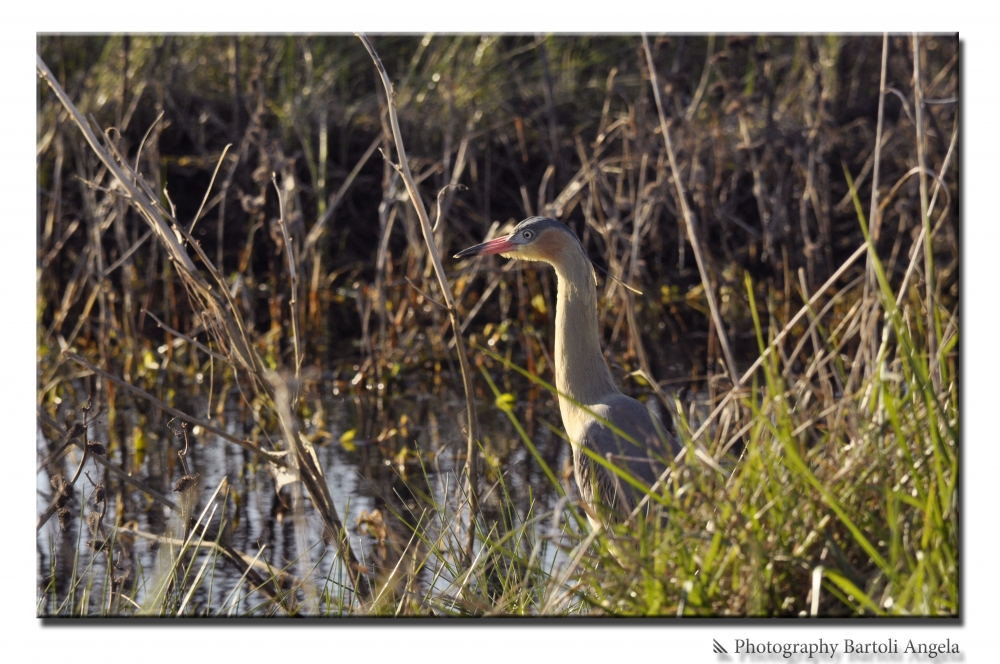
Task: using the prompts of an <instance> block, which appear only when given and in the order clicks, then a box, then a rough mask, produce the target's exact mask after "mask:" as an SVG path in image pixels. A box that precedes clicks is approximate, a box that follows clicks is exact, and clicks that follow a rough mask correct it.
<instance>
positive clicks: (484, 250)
mask: <svg viewBox="0 0 1000 664" xmlns="http://www.w3.org/2000/svg"><path fill="white" fill-rule="evenodd" d="M512 237H514V235H513V234H511V235H504V236H503V237H498V238H496V239H494V240H490V241H489V242H483V243H482V244H477V245H476V246H474V247H469V248H468V249H463V250H462V251H460V252H458V253H457V254H455V258H463V257H465V256H488V255H489V254H503V253H507V252H508V251H513V250H514V248H515V247H517V245H516V244H514V243H513V242H511V238H512Z"/></svg>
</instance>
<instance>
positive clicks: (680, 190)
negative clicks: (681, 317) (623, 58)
mask: <svg viewBox="0 0 1000 664" xmlns="http://www.w3.org/2000/svg"><path fill="white" fill-rule="evenodd" d="M642 46H643V48H645V50H646V61H647V62H648V63H649V82H650V85H652V86H653V97H654V98H655V99H656V111H657V113H659V115H660V131H661V132H662V133H663V143H664V145H666V147H667V157H668V158H669V159H670V171H671V173H673V177H674V185H675V186H676V187H677V200H678V201H679V202H680V204H681V212H682V213H683V215H684V226H685V229H686V230H687V236H688V242H690V243H691V248H692V249H693V250H694V258H695V261H696V262H697V263H698V273H699V274H700V275H701V282H702V285H703V286H704V288H705V297H706V298H708V306H709V308H710V309H711V311H712V321H713V322H714V323H715V329H716V330H717V331H718V333H719V344H720V345H721V346H722V352H723V354H724V355H725V356H726V369H727V370H728V371H729V376H730V378H732V380H733V381H735V380H736V379H737V376H739V373H737V371H736V360H735V359H733V352H732V351H731V350H730V349H729V338H728V336H727V335H726V328H725V326H724V325H723V324H722V316H721V315H720V314H719V306H718V305H717V304H716V303H715V292H714V291H713V290H712V281H711V280H710V279H709V278H708V270H707V269H706V268H705V257H704V253H703V252H702V250H701V243H700V242H699V241H698V233H697V232H696V230H695V225H694V216H693V215H692V214H691V208H690V207H688V203H687V196H686V195H685V193H684V185H683V184H682V183H681V172H680V169H679V168H678V167H677V158H676V157H675V156H674V148H673V145H672V144H671V143H670V132H669V130H668V129H667V116H666V115H665V114H664V112H663V102H662V100H661V99H660V83H659V81H658V79H657V77H656V65H655V64H654V63H653V53H652V51H650V50H649V40H648V39H646V34H645V33H643V35H642Z"/></svg>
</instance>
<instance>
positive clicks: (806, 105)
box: [36, 35, 960, 617]
mask: <svg viewBox="0 0 1000 664" xmlns="http://www.w3.org/2000/svg"><path fill="white" fill-rule="evenodd" d="M371 45H372V46H373V47H374V49H375V50H377V53H378V55H379V56H380V57H381V61H382V63H384V66H385V71H386V73H387V76H388V78H389V79H390V81H391V84H392V85H391V90H392V93H391V100H390V97H387V93H386V88H385V87H384V86H383V82H382V79H381V78H380V77H379V75H378V73H377V70H376V68H375V66H373V58H372V57H371V55H370V54H369V52H368V51H367V50H366V48H365V45H364V44H363V43H362V42H361V41H359V39H358V38H357V37H354V36H347V35H343V36H323V37H318V36H220V37H208V36H178V35H169V36H157V35H141V36H128V35H114V36H65V35H43V36H40V37H39V39H38V56H39V64H38V68H39V74H40V78H39V82H38V107H37V118H38V124H37V142H38V148H37V165H36V172H37V181H38V189H37V200H38V205H37V234H38V245H37V249H38V258H37V266H38V267H37V298H38V300H37V349H36V353H37V361H38V364H37V367H38V369H37V413H36V415H37V420H38V429H37V431H38V435H37V440H36V448H37V453H38V460H39V463H38V466H39V467H38V482H37V485H38V515H39V519H38V540H37V552H38V555H37V561H38V567H37V576H38V591H37V606H36V609H37V613H38V615H39V616H45V617H56V616H67V617H68V616H107V615H115V616H371V615H375V616H489V615H504V616H507V615H539V614H545V615H561V616H577V615H607V616H640V615H641V616H678V617H682V616H809V615H819V616H882V615H895V616H898V615H921V616H955V615H958V612H959V600H960V598H959V594H958V590H959V582H958V579H959V568H960V566H959V557H960V550H959V536H958V534H959V528H958V524H959V500H958V480H959V374H958V367H959V363H958V356H959V342H958V340H959V289H958V284H959V236H958V234H959V217H958V214H959V165H960V159H959V142H958V129H959V126H958V118H959V99H958V81H959V69H958V68H959V44H958V40H957V37H956V36H954V35H930V36H927V35H922V36H919V37H914V36H910V35H906V36H897V35H890V36H888V37H886V38H884V39H883V37H881V36H861V35H859V36H824V35H808V36H799V37H794V36H780V37H776V36H752V37H744V36H657V37H654V36H649V37H648V41H647V42H646V43H645V44H644V41H643V38H642V37H641V36H639V35H635V36H614V37H608V36H568V35H560V36H503V35H487V36H480V35H426V36H424V37H412V36H373V37H372V39H371ZM390 101H391V103H390ZM394 113H395V114H397V115H398V120H397V119H395V118H394V117H393V114H394ZM397 139H398V140H397ZM400 141H401V142H402V143H404V144H405V151H406V155H405V156H406V161H405V165H406V166H408V169H409V171H410V173H407V172H406V169H404V168H402V167H401V166H402V165H403V164H401V163H400V161H401V158H400V152H399V149H398V143H399V142H400ZM408 175H411V176H412V182H413V184H412V185H408V184H407V181H406V180H407V176H408ZM408 186H412V187H414V188H415V192H416V196H417V197H418V198H419V199H420V202H419V205H414V202H413V200H412V199H411V197H410V195H409V194H408ZM534 214H540V215H545V216H550V217H553V218H555V219H558V220H560V221H563V222H565V223H567V224H568V225H569V226H571V227H572V228H573V229H574V230H575V232H576V233H577V234H578V236H579V237H580V239H581V241H582V242H583V244H584V246H585V247H586V248H587V250H588V252H589V254H590V256H591V257H592V258H593V259H594V260H595V261H596V262H597V263H598V264H599V265H601V266H602V267H603V268H605V269H606V270H607V272H608V273H610V274H611V275H615V276H616V277H617V278H618V279H620V280H621V281H623V282H625V283H627V284H629V285H632V286H635V287H636V288H638V290H640V291H641V292H642V293H641V294H636V293H633V292H631V291H629V290H627V289H625V288H623V287H622V286H621V285H619V284H618V283H617V282H616V281H615V280H613V279H610V278H607V279H606V278H604V277H603V275H602V276H601V281H600V284H599V289H598V294H599V299H600V302H599V317H600V326H601V333H602V337H603V341H604V348H605V354H606V356H607V359H608V361H609V364H610V365H611V368H612V373H613V374H614V376H615V378H616V379H617V380H618V381H619V384H620V386H621V389H622V390H623V391H624V392H626V393H627V394H630V395H632V396H634V397H636V398H638V399H640V400H642V401H644V402H648V403H650V404H651V406H652V407H653V408H656V409H659V411H660V412H662V413H663V414H664V415H666V414H669V415H671V417H672V418H673V420H674V423H675V429H676V434H677V436H678V437H679V438H680V440H681V441H683V443H684V451H683V453H682V454H681V455H680V456H679V457H678V458H677V459H676V460H675V461H674V462H673V463H672V464H671V467H670V468H669V472H668V473H667V474H666V475H665V476H664V477H663V478H662V479H663V481H662V482H660V483H659V486H654V487H653V488H652V490H651V491H650V492H649V494H648V495H649V498H648V503H649V505H650V507H651V509H650V513H651V516H650V517H649V518H642V517H641V516H640V517H637V518H636V519H635V520H633V522H631V523H628V524H624V525H621V526H620V527H612V528H609V529H608V530H606V531H605V530H599V531H592V530H591V529H590V527H589V526H588V524H587V520H586V516H585V510H584V508H583V507H582V506H581V505H580V502H579V496H578V494H577V491H576V487H575V485H574V484H573V481H572V472H571V470H570V471H567V469H568V468H569V465H568V459H569V445H568V443H567V442H566V441H565V440H564V437H565V436H564V433H563V431H562V427H561V423H560V419H559V410H558V406H557V403H556V395H555V394H554V393H553V388H552V387H551V383H553V382H554V381H553V379H552V370H553V363H552V359H551V339H552V336H553V331H552V325H553V323H554V319H555V317H554V303H555V279H554V275H553V274H552V273H551V272H550V271H548V270H547V269H544V268H537V267H536V266H534V265H526V264H523V263H518V262H515V261H509V262H508V261H502V260H500V259H482V260H477V259H463V260H459V261H455V260H451V259H448V258H442V259H441V260H440V263H438V261H436V260H435V256H438V257H447V256H451V255H452V254H453V253H455V251H456V250H458V249H461V248H464V247H467V246H470V245H472V244H475V243H478V242H480V241H481V240H483V239H484V238H486V237H495V236H497V235H499V234H502V233H503V232H505V230H506V229H509V228H510V227H511V226H512V224H513V223H516V222H517V221H519V220H520V219H522V218H524V217H527V216H531V215H534ZM657 515H662V516H665V517H666V518H657Z"/></svg>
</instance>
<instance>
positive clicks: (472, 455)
mask: <svg viewBox="0 0 1000 664" xmlns="http://www.w3.org/2000/svg"><path fill="white" fill-rule="evenodd" d="M355 35H357V37H358V39H360V40H361V43H362V44H364V46H365V49H366V50H367V51H368V54H369V55H370V56H371V58H372V60H373V61H374V63H375V67H376V68H377V69H378V73H379V77H380V78H381V79H382V85H383V86H384V87H385V95H386V100H387V106H388V110H389V121H390V123H391V125H392V136H393V139H394V140H395V143H396V153H397V155H398V156H399V166H398V168H399V170H400V172H401V174H402V176H403V182H404V183H405V184H406V191H407V193H408V194H409V195H410V201H412V203H413V207H414V209H415V210H416V212H417V216H418V217H419V218H420V230H421V232H422V233H423V236H424V242H425V244H426V245H427V249H428V255H429V256H430V259H431V264H432V265H433V266H434V273H435V274H436V275H437V278H438V283H439V284H440V286H441V293H442V295H443V297H444V303H445V308H446V309H447V310H448V318H449V319H450V321H451V328H452V331H453V332H454V334H455V346H456V350H457V352H458V362H459V366H460V368H461V371H462V383H463V385H464V387H465V401H466V406H467V419H466V424H467V427H468V438H467V444H468V449H467V455H466V462H465V468H466V477H467V478H468V483H469V487H468V495H469V530H468V539H467V541H466V547H465V557H466V559H467V560H471V559H472V550H473V544H474V542H475V514H476V511H477V510H478V501H477V499H476V486H477V485H478V483H479V476H478V467H477V463H476V461H477V451H478V450H477V449H476V440H477V439H478V438H479V424H478V421H477V419H476V405H475V402H474V388H473V384H472V373H471V372H470V371H469V359H468V353H467V351H466V349H465V342H464V341H463V340H462V333H461V327H460V325H461V324H460V322H459V320H458V311H457V309H456V308H455V299H454V297H453V296H452V294H451V287H450V285H449V284H448V277H447V276H446V275H445V272H444V266H443V265H442V264H441V254H440V252H439V251H438V247H437V243H436V242H434V232H433V230H432V229H431V223H430V219H429V218H428V216H427V210H426V208H425V207H424V201H423V199H422V198H421V197H420V193H419V192H418V191H417V185H416V183H415V182H414V181H413V175H412V174H411V173H410V165H409V162H408V161H407V159H406V149H405V148H404V146H403V137H402V134H401V133H400V131H399V119H398V118H397V116H396V103H395V97H396V93H395V90H394V89H393V86H392V82H391V81H390V80H389V74H388V73H387V72H386V70H385V66H384V65H383V64H382V60H381V59H380V58H379V56H378V53H376V52H375V47H374V46H372V44H371V42H370V41H368V37H366V36H365V35H364V34H363V33H360V32H358V33H355Z"/></svg>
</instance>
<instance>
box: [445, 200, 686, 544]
mask: <svg viewBox="0 0 1000 664" xmlns="http://www.w3.org/2000/svg"><path fill="white" fill-rule="evenodd" d="M495 253H499V254H502V255H504V256H505V257H507V258H519V259H522V260H532V261H542V262H545V263H548V264H550V265H552V266H553V267H554V268H555V270H556V276H557V281H558V297H557V300H556V341H555V356H554V361H555V374H556V388H557V389H558V391H559V412H560V414H561V415H562V421H563V427H564V428H565V429H566V434H567V435H568V437H569V439H570V442H571V444H572V446H573V470H574V474H575V475H576V482H577V485H578V487H579V489H580V495H581V497H582V498H583V500H584V502H585V503H587V504H588V505H589V506H590V507H591V508H592V510H590V511H592V512H594V515H593V516H592V515H590V514H588V517H589V518H590V520H591V523H592V524H594V525H595V526H596V524H597V523H599V522H601V521H605V520H612V521H616V520H620V519H621V518H624V517H627V516H628V515H629V514H630V513H631V511H632V510H633V509H634V507H635V505H636V502H637V500H638V499H639V498H640V497H641V494H639V493H638V492H637V491H636V490H635V488H634V487H633V486H632V485H631V484H630V483H629V482H627V480H626V479H624V478H622V477H620V476H619V475H618V474H617V473H615V472H614V471H613V470H611V469H609V468H607V467H605V465H604V464H602V463H600V462H598V461H596V460H594V459H593V458H591V456H590V455H589V454H587V452H586V451H585V450H590V451H592V452H593V453H595V454H596V455H597V456H599V457H601V458H602V459H605V460H607V461H608V462H609V463H610V464H613V465H615V466H618V467H620V468H622V469H623V470H625V471H627V472H628V473H629V474H631V475H632V476H633V477H634V478H635V479H637V480H639V481H640V482H641V483H643V484H645V485H646V486H650V485H652V484H653V483H654V482H655V481H656V480H657V478H658V477H659V476H660V474H661V473H662V471H663V470H664V468H665V467H666V465H665V464H666V463H667V462H668V460H669V459H671V458H673V456H674V454H676V452H677V450H678V445H677V442H676V440H674V439H673V437H671V436H670V434H669V433H668V432H667V429H666V427H664V426H663V423H662V422H660V421H659V418H658V417H657V416H656V415H654V414H653V413H651V412H650V411H649V410H648V409H647V408H646V407H645V406H644V405H643V404H641V403H639V402H638V401H636V400H635V399H633V398H631V397H628V396H626V395H624V394H622V393H621V391H620V390H619V389H618V387H617V386H616V385H615V382H614V379H613V378H612V377H611V371H610V369H609V368H608V363H607V361H606V360H605V359H604V354H603V353H602V352H601V343H600V334H599V329H598V319H597V288H596V283H595V278H594V271H593V266H592V265H591V263H590V259H589V258H588V257H587V254H586V252H585V250H584V248H583V245H582V244H581V243H580V241H579V239H577V237H576V235H575V234H574V233H573V231H571V230H570V229H569V228H568V227H567V226H565V225H563V224H561V223H559V222H558V221H555V220H553V219H547V218H543V217H531V218H529V219H525V220H524V221H522V222H521V223H520V224H518V225H517V226H516V227H515V228H514V232H513V233H511V234H510V235H508V236H505V237H502V238H497V239H495V240H492V241H490V242H485V243H483V244H480V245H476V246H475V247H470V248H468V249H466V250H465V251H462V252H460V253H459V254H457V255H456V257H459V256H470V255H486V254H495ZM609 423H610V425H613V426H609ZM615 429H618V431H620V432H621V433H624V434H626V435H627V436H628V437H629V438H631V439H632V440H634V441H635V442H634V443H633V442H632V441H630V440H628V439H627V438H625V437H623V436H621V435H619V434H618V433H616V432H615Z"/></svg>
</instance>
